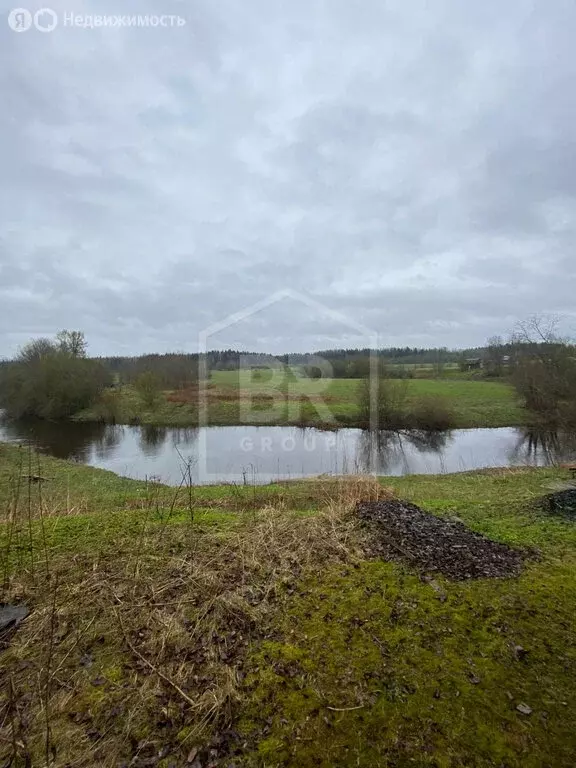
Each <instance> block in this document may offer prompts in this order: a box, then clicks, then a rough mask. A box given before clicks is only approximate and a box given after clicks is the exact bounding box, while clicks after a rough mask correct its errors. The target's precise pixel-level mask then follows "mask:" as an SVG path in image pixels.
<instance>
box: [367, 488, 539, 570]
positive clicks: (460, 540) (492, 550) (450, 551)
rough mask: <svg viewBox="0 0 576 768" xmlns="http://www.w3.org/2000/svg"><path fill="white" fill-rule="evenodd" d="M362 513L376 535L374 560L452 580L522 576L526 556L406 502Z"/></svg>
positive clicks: (376, 504)
mask: <svg viewBox="0 0 576 768" xmlns="http://www.w3.org/2000/svg"><path fill="white" fill-rule="evenodd" d="M357 512H358V515H359V517H360V519H361V520H363V521H365V522H366V523H367V526H368V530H369V532H370V543H369V545H368V548H369V550H370V552H371V554H374V555H378V556H379V557H383V558H384V559H385V560H401V561H404V562H407V563H409V564H410V565H412V566H414V567H415V568H418V569H419V570H422V571H425V572H428V573H429V572H434V573H441V574H443V575H444V576H447V577H448V578H450V579H455V580H458V581H461V580H464V579H484V578H494V577H501V576H516V575H517V574H518V573H520V571H521V569H522V561H523V559H524V557H525V553H523V552H521V551H519V550H517V549H512V548H511V547H508V546H507V545H506V544H500V543H499V542H497V541H492V539H488V538H486V537H485V536H482V535H481V534H480V533H475V532H474V531H471V530H470V529H469V528H467V527H466V526H465V525H463V524H462V523H458V522H452V521H448V520H443V519H442V518H440V517H436V516H435V515H431V514H430V513H429V512H425V511H424V510H422V509H420V508H419V507H417V506H416V505H415V504H411V503H410V502H408V501H402V500H400V499H387V500H382V501H371V502H360V503H359V504H358V507H357Z"/></svg>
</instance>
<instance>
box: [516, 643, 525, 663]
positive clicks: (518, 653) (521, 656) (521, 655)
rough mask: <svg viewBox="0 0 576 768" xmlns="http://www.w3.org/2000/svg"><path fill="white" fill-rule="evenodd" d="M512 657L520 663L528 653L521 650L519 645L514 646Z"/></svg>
mask: <svg viewBox="0 0 576 768" xmlns="http://www.w3.org/2000/svg"><path fill="white" fill-rule="evenodd" d="M514 655H515V656H516V658H517V659H518V661H522V659H525V658H526V656H527V655H528V651H527V650H526V649H525V648H522V646H521V645H515V646H514Z"/></svg>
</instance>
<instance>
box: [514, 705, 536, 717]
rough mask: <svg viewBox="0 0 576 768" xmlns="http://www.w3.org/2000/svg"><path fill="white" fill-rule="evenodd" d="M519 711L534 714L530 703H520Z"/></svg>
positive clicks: (524, 713)
mask: <svg viewBox="0 0 576 768" xmlns="http://www.w3.org/2000/svg"><path fill="white" fill-rule="evenodd" d="M516 709H517V710H518V712H521V713H522V714H523V715H531V714H532V708H531V707H529V706H528V704H518V706H517V707H516Z"/></svg>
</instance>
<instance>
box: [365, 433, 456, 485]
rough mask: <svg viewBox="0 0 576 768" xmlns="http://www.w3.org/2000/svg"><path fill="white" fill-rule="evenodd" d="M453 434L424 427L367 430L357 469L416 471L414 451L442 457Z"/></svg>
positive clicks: (378, 471) (383, 471) (406, 472)
mask: <svg viewBox="0 0 576 768" xmlns="http://www.w3.org/2000/svg"><path fill="white" fill-rule="evenodd" d="M450 436H451V433H450V432H427V431H425V430H410V431H409V430H400V431H390V430H378V431H377V432H370V431H368V430H365V431H363V432H362V433H361V435H360V441H359V446H358V457H357V466H356V471H361V472H368V471H370V470H371V469H373V470H375V471H376V472H377V473H378V474H382V475H385V474H387V473H388V472H389V471H391V470H392V469H394V470H395V471H394V474H409V473H410V472H411V471H413V470H412V465H413V454H414V451H416V452H417V453H420V454H438V455H439V456H440V454H441V452H442V451H443V449H444V448H445V447H446V444H447V442H448V440H449V439H450ZM398 468H401V471H400V472H399V471H398Z"/></svg>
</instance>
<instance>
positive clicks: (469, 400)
mask: <svg viewBox="0 0 576 768" xmlns="http://www.w3.org/2000/svg"><path fill="white" fill-rule="evenodd" d="M363 384H364V381H363V380H362V379H333V380H330V381H329V382H327V383H326V382H323V383H322V386H319V383H318V381H315V380H310V379H306V378H298V379H295V380H289V381H286V383H285V385H284V386H283V387H281V388H280V390H279V389H278V385H277V383H274V388H272V386H267V384H266V381H262V380H253V379H251V377H250V376H249V375H248V374H246V375H242V376H241V377H238V375H237V373H236V372H228V371H222V372H215V373H214V374H213V376H212V379H211V380H210V381H209V382H207V385H206V390H205V396H206V401H207V406H208V408H207V417H208V418H207V422H206V426H239V425H252V426H257V425H266V426H307V427H318V428H327V429H335V428H339V427H360V428H362V427H366V426H367V421H368V419H367V418H366V416H365V415H363V407H362V402H361V389H362V386H363ZM389 386H391V387H392V388H394V389H396V391H397V392H398V395H399V397H400V399H401V400H402V411H403V412H402V413H401V415H400V419H399V420H397V422H398V423H397V424H396V423H395V424H394V425H393V427H396V426H399V427H401V428H410V426H411V412H413V411H414V410H415V409H416V408H418V407H419V406H420V407H421V406H422V404H426V403H431V404H432V405H433V406H434V410H436V409H438V406H441V408H442V410H443V411H444V412H445V411H446V410H448V411H449V418H448V420H444V421H443V422H442V424H441V426H440V428H441V429H442V428H453V429H458V428H460V429H466V428H476V427H513V426H525V425H527V424H528V422H529V415H528V413H527V411H526V410H525V409H524V408H523V407H522V405H521V403H520V402H519V399H518V397H517V395H516V393H515V391H514V388H513V387H512V386H511V385H510V384H508V383H506V382H500V381H482V380H466V379H462V380H458V379H410V380H407V381H396V380H392V381H390V382H389ZM279 391H280V395H279V394H278V393H279ZM199 398H200V393H199V389H198V387H197V386H196V387H190V388H188V389H186V390H173V391H159V392H158V394H157V396H156V398H155V399H154V402H153V403H152V405H151V406H149V407H146V406H145V405H144V404H143V402H142V398H141V396H140V394H139V393H138V391H137V389H136V388H134V387H129V386H127V387H118V388H115V389H113V390H109V393H108V395H107V397H106V398H104V400H103V402H100V403H98V404H96V405H94V406H91V407H90V408H86V409H84V410H82V411H80V412H79V413H77V414H76V415H75V416H74V417H73V420H74V421H85V422H90V421H104V422H106V423H117V424H150V425H154V426H174V427H188V426H197V425H198V423H199V415H200V414H199V407H198V404H199ZM326 409H328V410H329V413H328V418H327V416H326ZM424 421H425V422H426V421H432V422H433V423H434V419H433V418H432V417H431V416H430V418H428V419H427V418H426V415H424ZM380 423H381V424H383V425H387V424H388V421H387V420H386V417H385V416H384V415H381V417H380ZM414 426H415V427H417V428H420V424H415V425H414ZM424 426H426V423H425V424H424Z"/></svg>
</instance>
